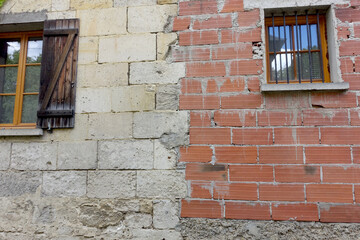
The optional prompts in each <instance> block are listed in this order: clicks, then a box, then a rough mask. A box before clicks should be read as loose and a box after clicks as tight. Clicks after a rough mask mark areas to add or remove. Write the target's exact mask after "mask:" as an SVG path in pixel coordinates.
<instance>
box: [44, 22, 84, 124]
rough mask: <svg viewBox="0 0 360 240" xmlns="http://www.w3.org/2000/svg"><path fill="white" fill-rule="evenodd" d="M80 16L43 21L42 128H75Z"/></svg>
mask: <svg viewBox="0 0 360 240" xmlns="http://www.w3.org/2000/svg"><path fill="white" fill-rule="evenodd" d="M78 47H79V19H65V20H49V21H45V23H44V36H43V54H42V60H41V77H40V93H39V111H38V112H37V116H38V120H37V126H38V127H39V128H47V129H52V128H73V127H74V123H75V122H74V121H75V119H74V118H75V90H76V71H77V55H78Z"/></svg>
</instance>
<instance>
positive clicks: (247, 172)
mask: <svg viewBox="0 0 360 240" xmlns="http://www.w3.org/2000/svg"><path fill="white" fill-rule="evenodd" d="M229 170H230V173H229V174H230V181H237V182H238V181H242V182H272V181H274V177H273V167H272V166H267V165H230V166H229Z"/></svg>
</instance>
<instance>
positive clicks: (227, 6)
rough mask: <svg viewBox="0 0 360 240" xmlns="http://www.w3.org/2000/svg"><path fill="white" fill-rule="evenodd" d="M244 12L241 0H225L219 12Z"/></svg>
mask: <svg viewBox="0 0 360 240" xmlns="http://www.w3.org/2000/svg"><path fill="white" fill-rule="evenodd" d="M243 10H244V3H243V0H225V2H224V6H223V8H222V9H221V11H220V12H239V11H243Z"/></svg>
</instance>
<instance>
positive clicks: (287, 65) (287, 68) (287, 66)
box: [280, 12, 290, 83]
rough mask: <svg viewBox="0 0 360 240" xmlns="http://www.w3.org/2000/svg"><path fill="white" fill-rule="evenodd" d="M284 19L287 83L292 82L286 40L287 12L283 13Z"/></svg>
mask: <svg viewBox="0 0 360 240" xmlns="http://www.w3.org/2000/svg"><path fill="white" fill-rule="evenodd" d="M283 19H284V39H285V60H286V79H287V83H289V82H290V79H289V64H288V56H287V54H288V53H287V38H286V20H285V12H283ZM280 58H281V55H280Z"/></svg>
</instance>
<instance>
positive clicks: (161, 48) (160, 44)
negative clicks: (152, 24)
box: [157, 33, 177, 60]
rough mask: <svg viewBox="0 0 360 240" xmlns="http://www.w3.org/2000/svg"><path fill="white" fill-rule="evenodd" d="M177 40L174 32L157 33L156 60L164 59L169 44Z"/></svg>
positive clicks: (167, 52)
mask: <svg viewBox="0 0 360 240" xmlns="http://www.w3.org/2000/svg"><path fill="white" fill-rule="evenodd" d="M176 40H177V34H176V33H158V34H157V60H165V59H166V58H167V56H168V55H169V50H170V45H171V44H174V43H175V42H176Z"/></svg>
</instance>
